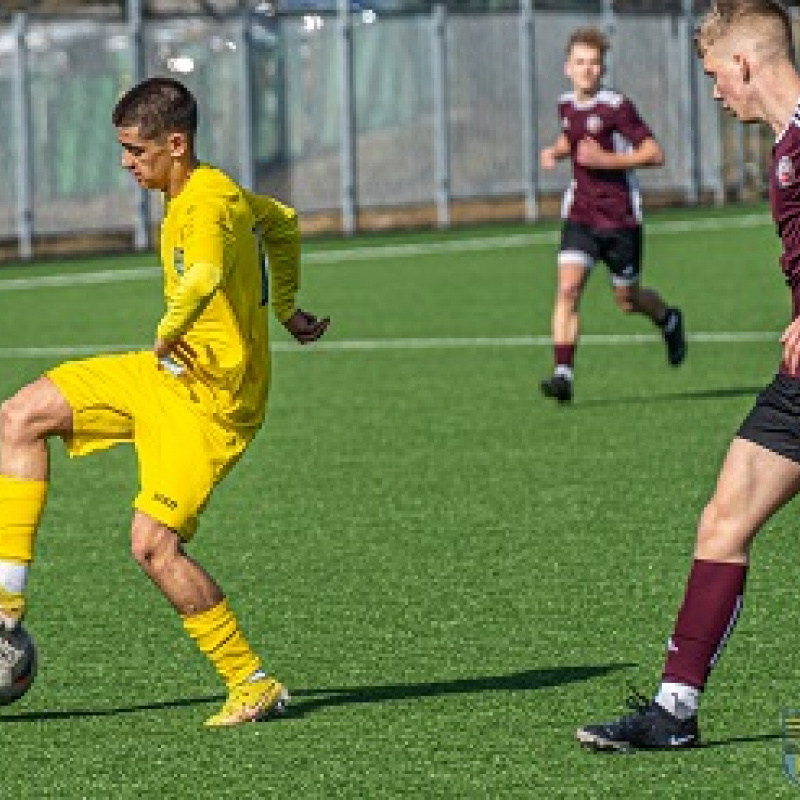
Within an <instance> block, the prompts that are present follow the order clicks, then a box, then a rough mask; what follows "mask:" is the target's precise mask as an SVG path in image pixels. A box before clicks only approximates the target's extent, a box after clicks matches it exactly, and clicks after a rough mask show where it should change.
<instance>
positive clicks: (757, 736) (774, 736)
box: [700, 731, 783, 750]
mask: <svg viewBox="0 0 800 800" xmlns="http://www.w3.org/2000/svg"><path fill="white" fill-rule="evenodd" d="M701 733H702V731H701ZM782 738H783V736H782V734H780V733H754V734H752V735H750V736H731V737H730V738H729V739H712V740H711V741H704V740H702V738H701V742H700V749H701V750H705V749H708V748H712V747H726V746H728V745H732V744H752V743H753V742H771V741H777V740H778V739H782Z"/></svg>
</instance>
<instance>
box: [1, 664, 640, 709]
mask: <svg viewBox="0 0 800 800" xmlns="http://www.w3.org/2000/svg"><path fill="white" fill-rule="evenodd" d="M635 666H636V664H630V663H622V664H605V665H599V666H580V667H574V666H572V667H551V668H546V669H531V670H526V671H525V672H514V673H512V674H510V675H493V676H486V677H480V678H460V679H457V680H452V681H436V682H434V683H396V684H387V685H384V686H351V687H343V688H333V689H327V688H323V689H299V690H291V687H290V691H291V693H292V698H293V702H292V703H291V705H290V706H289V711H288V713H287V715H286V716H287V717H300V716H303V715H305V714H308V713H310V712H313V711H317V710H318V709H322V708H329V707H333V706H343V705H352V704H358V703H386V702H391V701H394V700H414V699H416V698H421V697H438V696H442V695H456V694H478V693H481V692H512V691H530V690H533V689H544V688H547V687H549V686H561V685H563V684H567V683H575V682H577V681H585V680H589V679H590V678H599V677H602V676H603V675H607V674H608V673H610V672H616V671H617V670H620V669H627V668H629V667H635ZM320 695H322V696H320ZM298 698H310V699H305V700H304V699H299V700H298ZM224 699H225V695H222V694H218V695H207V696H205V697H190V698H185V699H181V700H165V701H162V702H152V703H137V704H136V705H129V706H118V707H116V708H96V709H92V708H72V709H63V710H58V711H29V712H23V713H21V714H0V724H5V723H9V722H41V721H43V720H67V719H81V718H89V717H113V716H116V715H118V714H135V713H139V712H143V711H161V710H165V709H172V708H186V707H187V706H196V705H205V704H207V703H214V702H222V701H223V700H224Z"/></svg>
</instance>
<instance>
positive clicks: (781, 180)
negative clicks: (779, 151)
mask: <svg viewBox="0 0 800 800" xmlns="http://www.w3.org/2000/svg"><path fill="white" fill-rule="evenodd" d="M775 176H776V177H777V179H778V186H780V187H781V189H786V188H787V187H788V186H791V185H792V184H793V183H794V165H793V164H792V159H791V158H789V156H781V158H780V159H779V161H778V166H777V167H776V168H775Z"/></svg>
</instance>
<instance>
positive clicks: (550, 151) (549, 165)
mask: <svg viewBox="0 0 800 800" xmlns="http://www.w3.org/2000/svg"><path fill="white" fill-rule="evenodd" d="M539 164H540V166H541V167H542V169H555V167H556V150H555V147H544V148H542V152H541V153H539Z"/></svg>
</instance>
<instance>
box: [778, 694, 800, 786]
mask: <svg viewBox="0 0 800 800" xmlns="http://www.w3.org/2000/svg"><path fill="white" fill-rule="evenodd" d="M781 722H782V723H783V772H784V774H785V775H786V777H787V778H788V779H789V780H790V781H791V782H792V783H796V784H798V785H800V771H799V770H798V767H800V762H798V759H800V711H797V710H796V709H789V708H785V709H783V711H782V713H781Z"/></svg>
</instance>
